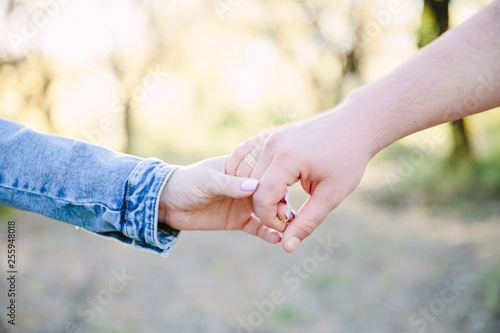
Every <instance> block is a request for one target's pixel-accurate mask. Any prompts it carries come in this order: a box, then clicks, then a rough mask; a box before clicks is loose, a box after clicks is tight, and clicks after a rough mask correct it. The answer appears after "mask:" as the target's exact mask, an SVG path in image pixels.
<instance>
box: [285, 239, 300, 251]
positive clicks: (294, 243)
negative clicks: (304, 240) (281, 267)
mask: <svg viewBox="0 0 500 333" xmlns="http://www.w3.org/2000/svg"><path fill="white" fill-rule="evenodd" d="M299 243H300V239H298V238H297V237H292V238H290V239H289V240H288V242H287V243H286V245H287V246H288V250H289V251H290V252H292V251H294V250H295V249H296V248H297V246H298V245H299Z"/></svg>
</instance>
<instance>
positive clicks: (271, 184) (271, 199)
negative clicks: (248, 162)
mask: <svg viewBox="0 0 500 333" xmlns="http://www.w3.org/2000/svg"><path fill="white" fill-rule="evenodd" d="M263 165H265V163H262V164H261V165H259V162H257V166H256V167H255V169H254V172H253V173H252V177H253V176H254V175H255V177H259V176H260V172H261V171H260V169H261V167H262V166H263ZM258 167H259V168H258ZM297 181H298V177H297V176H296V175H295V174H294V173H293V172H292V171H291V170H290V168H289V167H288V168H287V167H286V166H284V165H282V164H281V163H279V162H277V161H276V160H272V161H271V163H270V164H269V166H268V167H267V168H266V170H265V171H264V172H263V174H262V177H260V182H259V187H258V188H257V190H256V191H255V193H254V194H253V201H254V208H255V214H256V215H257V216H258V217H259V218H260V220H261V222H262V224H264V225H265V226H268V227H269V228H273V229H276V230H278V231H283V230H285V227H286V224H285V223H282V221H281V220H280V219H279V218H278V217H277V213H278V203H279V202H280V201H281V199H282V198H283V197H284V196H285V193H286V190H287V187H288V186H289V185H293V184H295V183H296V182H297Z"/></svg>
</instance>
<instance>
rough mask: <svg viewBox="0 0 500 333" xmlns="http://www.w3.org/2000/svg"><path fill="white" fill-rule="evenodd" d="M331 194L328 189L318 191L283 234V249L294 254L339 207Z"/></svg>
mask: <svg viewBox="0 0 500 333" xmlns="http://www.w3.org/2000/svg"><path fill="white" fill-rule="evenodd" d="M329 198H332V195H331V193H327V191H326V188H324V189H319V188H318V189H317V190H316V191H315V192H314V193H313V194H312V195H311V197H310V198H309V199H308V200H307V201H306V203H304V205H303V206H302V208H301V209H300V210H299V213H298V214H297V217H296V218H295V219H294V220H293V222H291V223H290V224H289V225H288V226H287V227H286V229H285V232H284V233H283V239H282V244H283V249H285V251H287V252H293V251H294V250H295V249H296V248H297V246H298V245H299V244H300V242H302V241H303V240H304V239H305V238H306V237H308V236H309V235H310V234H312V233H313V231H314V230H316V228H317V227H318V226H319V225H320V224H321V223H322V222H323V221H324V220H325V219H326V217H327V216H328V214H330V212H331V211H332V210H333V209H334V208H335V207H337V206H338V204H339V203H340V202H339V203H337V201H336V200H334V199H329Z"/></svg>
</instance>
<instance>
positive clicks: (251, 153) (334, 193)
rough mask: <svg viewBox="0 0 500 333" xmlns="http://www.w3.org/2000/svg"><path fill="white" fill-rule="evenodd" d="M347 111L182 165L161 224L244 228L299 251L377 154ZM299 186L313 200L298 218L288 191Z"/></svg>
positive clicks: (168, 190) (166, 196)
mask: <svg viewBox="0 0 500 333" xmlns="http://www.w3.org/2000/svg"><path fill="white" fill-rule="evenodd" d="M342 109H346V108H341V110H340V111H336V112H332V111H330V112H326V113H323V114H320V115H318V116H316V117H312V118H309V119H306V120H304V121H300V122H296V123H292V124H289V125H286V126H284V127H281V128H279V129H277V130H275V131H272V132H268V133H264V134H262V135H260V136H257V137H254V138H251V139H248V140H247V141H245V142H243V143H242V144H240V145H239V146H238V147H237V148H236V149H235V150H234V151H233V153H232V154H231V155H230V156H228V157H227V156H226V157H216V158H212V159H208V160H205V161H201V162H199V163H195V164H192V165H189V166H185V167H181V168H180V169H178V170H177V171H175V172H174V173H173V174H172V176H171V178H170V179H169V180H168V182H167V184H166V186H165V189H164V190H163V192H162V195H161V200H160V208H159V218H158V221H159V222H160V223H162V222H163V223H166V224H168V225H169V226H170V227H172V228H176V229H179V230H243V231H245V232H247V233H249V234H252V235H255V236H258V237H260V238H262V239H264V240H266V241H268V242H271V243H278V242H280V241H282V245H283V248H284V249H285V250H286V251H287V252H292V251H293V250H295V248H296V247H297V246H298V244H299V243H300V242H301V241H302V240H303V239H305V238H306V237H307V236H309V235H310V234H311V233H312V232H313V231H314V230H315V229H316V228H317V227H318V226H319V225H320V224H321V223H322V221H323V220H324V219H325V218H326V217H327V215H328V214H329V213H330V212H331V211H332V210H333V209H334V208H335V207H337V205H339V204H340V203H341V202H342V200H343V199H344V198H345V197H346V196H347V195H348V194H349V193H350V192H351V191H352V190H354V188H355V187H356V186H357V185H358V183H359V181H360V180H361V177H362V175H363V172H364V169H365V166H366V164H367V162H368V161H369V159H370V158H371V156H372V153H371V152H370V150H369V149H368V148H369V147H368V145H367V144H366V143H367V142H369V140H366V139H365V138H366V136H365V135H359V134H358V129H359V130H360V131H362V128H361V127H362V126H359V123H358V122H354V121H353V119H351V117H349V116H347V112H341V111H342ZM254 164H255V166H254ZM297 181H300V182H301V185H302V188H303V189H304V190H305V192H306V193H308V194H309V195H310V197H309V199H308V200H307V201H306V202H305V203H304V205H303V206H302V208H301V209H300V210H299V212H298V214H297V213H295V211H293V210H292V209H291V207H290V206H289V204H288V200H289V195H288V191H287V188H288V186H291V185H293V184H295V183H296V182H297ZM281 233H282V235H281Z"/></svg>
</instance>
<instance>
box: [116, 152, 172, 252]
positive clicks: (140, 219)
mask: <svg viewBox="0 0 500 333" xmlns="http://www.w3.org/2000/svg"><path fill="white" fill-rule="evenodd" d="M178 168H179V166H172V165H167V164H165V163H163V162H162V161H160V160H158V159H155V158H148V159H145V160H143V161H141V162H140V163H139V164H138V165H137V166H136V167H135V168H134V169H133V170H132V172H131V174H130V177H129V179H128V182H127V189H126V193H125V221H124V223H125V225H124V227H123V234H124V235H125V236H127V237H128V238H129V239H130V240H132V243H131V245H132V246H133V247H135V248H139V249H141V250H146V251H149V252H153V253H157V254H160V255H162V256H167V255H169V254H170V252H172V250H173V248H174V247H175V245H176V244H177V240H178V235H179V230H175V229H172V228H168V227H167V228H161V229H160V228H158V207H159V204H160V195H161V192H162V191H163V187H164V186H165V184H166V183H167V181H168V179H169V177H170V176H171V175H172V173H173V172H174V171H175V170H177V169H178Z"/></svg>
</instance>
